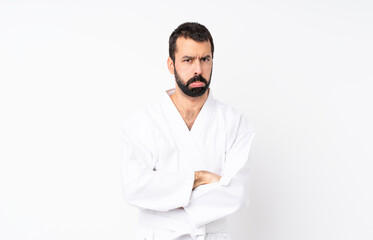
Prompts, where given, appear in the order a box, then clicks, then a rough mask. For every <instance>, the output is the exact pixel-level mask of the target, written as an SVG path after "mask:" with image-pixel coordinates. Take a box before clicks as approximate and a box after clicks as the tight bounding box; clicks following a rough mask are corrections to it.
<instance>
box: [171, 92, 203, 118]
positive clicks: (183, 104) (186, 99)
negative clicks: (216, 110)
mask: <svg viewBox="0 0 373 240" xmlns="http://www.w3.org/2000/svg"><path fill="white" fill-rule="evenodd" d="M209 92H210V89H208V90H207V91H206V92H205V93H204V94H203V95H202V96H199V97H190V96H188V95H185V94H184V93H183V92H182V91H181V90H180V88H178V87H176V89H175V93H174V94H172V95H171V99H172V101H173V102H174V104H175V105H176V107H177V108H178V109H179V111H183V112H184V111H192V112H195V113H197V114H198V112H199V111H200V110H201V108H202V107H203V105H204V104H205V102H206V99H207V97H208V94H209Z"/></svg>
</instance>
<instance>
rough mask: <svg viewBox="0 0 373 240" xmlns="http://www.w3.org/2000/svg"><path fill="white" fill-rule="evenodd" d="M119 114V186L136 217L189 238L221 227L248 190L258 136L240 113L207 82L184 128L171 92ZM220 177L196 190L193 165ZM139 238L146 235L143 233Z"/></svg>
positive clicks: (147, 223)
mask: <svg viewBox="0 0 373 240" xmlns="http://www.w3.org/2000/svg"><path fill="white" fill-rule="evenodd" d="M174 92H175V89H170V90H168V91H166V92H164V94H163V96H162V97H161V101H160V102H157V103H153V104H150V105H148V106H147V107H145V108H143V109H140V110H138V111H137V112H136V113H135V114H133V115H132V116H131V117H130V118H128V119H127V120H126V121H125V122H124V134H123V136H124V147H123V157H124V159H123V175H122V176H123V177H122V185H123V193H124V198H125V200H126V202H127V203H128V204H130V205H132V206H135V207H138V208H139V209H140V216H139V224H140V225H141V224H144V225H147V226H154V227H159V228H163V229H168V230H170V231H171V232H173V237H172V238H170V239H177V237H178V236H183V235H190V236H191V237H192V238H195V239H196V238H197V237H198V236H205V235H206V234H207V233H219V232H224V231H226V227H227V226H226V217H227V216H228V215H230V214H232V213H233V212H235V211H237V210H238V209H239V208H240V207H241V206H242V205H243V204H244V203H245V202H246V201H247V199H248V198H247V197H248V184H249V173H250V171H249V170H250V169H249V163H248V158H249V152H250V148H251V143H252V141H253V138H254V136H255V131H254V129H253V127H252V126H251V125H250V124H249V122H248V121H247V119H246V118H245V116H244V115H242V114H241V113H239V112H238V111H236V110H235V109H234V108H232V107H231V106H229V105H227V104H224V103H222V102H220V101H218V100H216V99H214V97H213V95H212V93H211V89H210V90H209V93H208V97H207V100H206V102H205V103H204V105H203V107H202V109H201V111H200V112H199V114H198V116H197V118H196V120H195V122H194V124H193V126H192V128H191V130H190V131H189V129H188V127H187V125H186V124H185V122H184V120H183V118H182V117H181V115H180V113H179V112H178V110H177V108H176V107H175V105H174V103H173V102H172V100H171V98H170V95H172V94H173V93H174ZM199 170H206V171H210V172H213V173H216V174H218V175H220V176H222V177H221V179H220V181H219V182H218V183H212V184H206V185H201V186H199V187H197V188H195V189H194V190H192V188H193V183H194V172H195V171H199ZM142 239H143V238H142Z"/></svg>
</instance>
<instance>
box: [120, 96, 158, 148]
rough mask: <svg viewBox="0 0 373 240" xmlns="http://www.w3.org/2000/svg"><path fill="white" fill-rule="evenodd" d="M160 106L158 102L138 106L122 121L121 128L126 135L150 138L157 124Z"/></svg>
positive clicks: (144, 138)
mask: <svg viewBox="0 0 373 240" xmlns="http://www.w3.org/2000/svg"><path fill="white" fill-rule="evenodd" d="M160 117H161V106H160V103H159V102H156V103H151V104H148V105H146V106H144V107H141V108H139V109H138V110H136V111H135V112H134V113H132V114H131V115H130V116H129V117H128V118H127V119H125V120H124V121H123V130H124V133H125V134H127V135H131V136H132V137H135V138H137V139H138V140H141V141H148V140H151V138H152V135H153V133H154V132H155V130H156V129H157V126H158V125H159V121H160Z"/></svg>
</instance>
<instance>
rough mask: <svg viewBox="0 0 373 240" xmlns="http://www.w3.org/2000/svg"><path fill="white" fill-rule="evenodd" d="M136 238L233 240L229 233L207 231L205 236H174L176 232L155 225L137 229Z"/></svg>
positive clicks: (140, 239) (149, 239)
mask: <svg viewBox="0 0 373 240" xmlns="http://www.w3.org/2000/svg"><path fill="white" fill-rule="evenodd" d="M136 240H231V238H230V236H229V233H227V232H224V233H206V235H205V236H196V237H192V236H191V235H182V236H178V237H176V238H175V237H174V232H173V231H171V230H168V229H163V228H158V227H154V226H147V225H141V226H137V229H136Z"/></svg>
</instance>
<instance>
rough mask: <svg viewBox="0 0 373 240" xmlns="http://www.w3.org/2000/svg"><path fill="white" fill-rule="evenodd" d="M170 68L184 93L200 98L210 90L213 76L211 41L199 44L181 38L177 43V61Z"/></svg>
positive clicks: (169, 61) (169, 64)
mask: <svg viewBox="0 0 373 240" xmlns="http://www.w3.org/2000/svg"><path fill="white" fill-rule="evenodd" d="M168 67H169V70H170V72H171V73H172V74H174V75H175V80H176V83H177V85H178V87H179V88H180V90H182V92H183V93H184V94H186V95H188V96H190V97H199V96H201V95H203V94H204V93H205V92H206V91H207V89H208V88H209V85H210V82H211V74H212V53H211V44H210V42H209V41H203V42H197V41H194V40H192V39H187V38H184V37H180V38H178V39H177V41H176V51H175V61H172V60H171V59H170V58H169V59H168Z"/></svg>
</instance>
